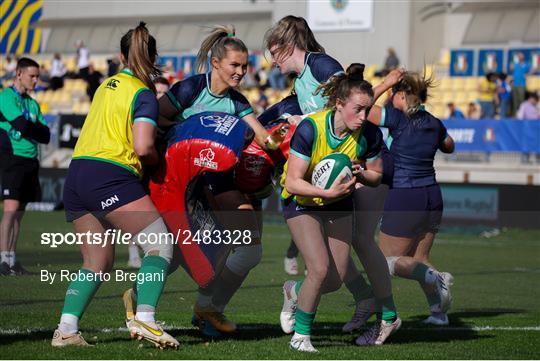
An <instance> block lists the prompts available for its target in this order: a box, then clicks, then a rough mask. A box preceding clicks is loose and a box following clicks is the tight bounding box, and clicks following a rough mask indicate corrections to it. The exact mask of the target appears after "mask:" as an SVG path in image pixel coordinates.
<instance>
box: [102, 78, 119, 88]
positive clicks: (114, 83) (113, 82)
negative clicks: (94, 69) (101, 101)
mask: <svg viewBox="0 0 540 361" xmlns="http://www.w3.org/2000/svg"><path fill="white" fill-rule="evenodd" d="M118 83H120V80H117V79H111V80H109V81H108V82H107V85H106V86H105V87H106V88H109V89H112V90H116V88H117V86H118Z"/></svg>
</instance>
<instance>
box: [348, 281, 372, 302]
mask: <svg viewBox="0 0 540 361" xmlns="http://www.w3.org/2000/svg"><path fill="white" fill-rule="evenodd" d="M345 286H346V287H347V289H348V290H349V292H350V293H351V294H352V295H353V297H354V300H355V301H356V302H357V303H358V302H360V301H362V300H367V299H368V298H372V297H373V290H372V289H371V286H370V285H369V284H368V283H367V282H366V280H365V279H364V277H363V276H362V275H358V277H356V278H355V279H354V280H352V281H351V282H347V283H345Z"/></svg>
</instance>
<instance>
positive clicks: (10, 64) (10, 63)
mask: <svg viewBox="0 0 540 361" xmlns="http://www.w3.org/2000/svg"><path fill="white" fill-rule="evenodd" d="M16 68H17V59H16V58H14V57H11V56H10V55H8V56H6V75H4V79H6V80H11V79H13V77H14V76H15V69H16Z"/></svg>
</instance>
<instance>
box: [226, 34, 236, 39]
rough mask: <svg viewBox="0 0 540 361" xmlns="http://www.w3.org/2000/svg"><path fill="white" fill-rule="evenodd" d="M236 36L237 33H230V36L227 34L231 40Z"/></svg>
mask: <svg viewBox="0 0 540 361" xmlns="http://www.w3.org/2000/svg"><path fill="white" fill-rule="evenodd" d="M235 36H236V34H235V33H228V34H227V37H229V38H233V37H235Z"/></svg>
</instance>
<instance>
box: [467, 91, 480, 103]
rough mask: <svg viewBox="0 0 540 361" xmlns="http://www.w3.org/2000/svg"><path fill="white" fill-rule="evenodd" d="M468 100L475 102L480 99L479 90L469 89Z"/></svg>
mask: <svg viewBox="0 0 540 361" xmlns="http://www.w3.org/2000/svg"><path fill="white" fill-rule="evenodd" d="M466 94H467V98H466V101H467V102H469V103H470V102H475V101H476V100H477V99H478V92H477V91H468V92H467V93H466Z"/></svg>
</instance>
